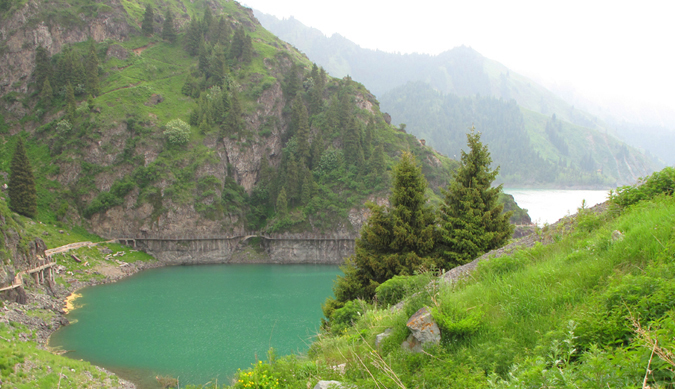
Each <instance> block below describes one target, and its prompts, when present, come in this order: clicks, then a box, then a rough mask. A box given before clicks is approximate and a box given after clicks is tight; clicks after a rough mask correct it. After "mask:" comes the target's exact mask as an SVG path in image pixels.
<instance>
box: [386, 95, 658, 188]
mask: <svg viewBox="0 0 675 389" xmlns="http://www.w3.org/2000/svg"><path fill="white" fill-rule="evenodd" d="M380 100H381V102H382V106H383V107H384V108H383V109H386V110H388V111H389V112H397V113H398V115H397V116H396V117H395V119H396V120H395V122H396V123H405V124H406V127H405V128H406V130H407V131H409V132H410V133H412V134H414V135H415V136H417V137H419V138H422V139H425V140H426V141H427V142H428V144H430V145H431V146H432V147H434V148H436V149H437V150H439V151H440V152H442V153H444V154H446V155H449V156H453V155H459V152H460V150H461V148H462V147H463V136H464V132H465V131H466V129H467V128H470V127H471V126H475V127H476V128H477V129H479V130H480V131H481V132H482V133H483V134H484V140H485V142H486V143H487V144H488V145H489V147H490V150H491V151H492V157H493V159H494V161H495V163H496V164H497V165H500V166H501V170H500V181H501V182H504V183H506V184H507V185H558V186H605V187H606V186H614V185H617V184H625V183H628V182H632V181H633V180H634V179H635V178H636V177H638V176H641V175H644V174H647V173H649V172H650V171H651V167H652V164H651V162H650V161H649V160H648V159H647V158H646V157H644V156H643V155H642V154H640V153H639V152H638V151H637V150H635V149H633V148H631V147H629V146H626V145H625V144H623V143H621V142H620V141H618V140H616V139H615V138H613V137H611V136H609V135H607V134H606V133H601V132H599V131H595V130H590V129H588V128H584V127H581V126H577V125H572V124H570V123H569V122H567V121H563V120H561V119H560V118H558V117H557V115H555V114H553V115H550V116H547V115H543V114H540V113H537V112H534V111H530V110H527V109H525V108H522V107H520V106H519V105H518V104H516V102H515V100H510V101H507V100H503V99H497V98H494V97H490V96H475V97H459V96H457V95H454V94H443V93H441V92H438V91H436V90H434V89H432V88H431V87H430V86H429V85H428V84H426V83H423V82H416V83H409V84H406V85H405V86H403V87H399V88H395V89H393V90H392V91H391V92H388V93H386V94H385V95H383V96H382V97H381V99H380Z"/></svg>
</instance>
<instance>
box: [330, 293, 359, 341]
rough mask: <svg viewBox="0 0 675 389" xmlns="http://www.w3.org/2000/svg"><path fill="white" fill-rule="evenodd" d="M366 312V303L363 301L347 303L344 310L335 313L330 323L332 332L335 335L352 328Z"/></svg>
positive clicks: (340, 309)
mask: <svg viewBox="0 0 675 389" xmlns="http://www.w3.org/2000/svg"><path fill="white" fill-rule="evenodd" d="M365 311H366V310H365V303H364V302H363V301H360V300H352V301H347V302H346V303H345V305H344V306H343V307H342V308H339V309H336V310H335V311H333V314H332V315H331V321H330V323H331V327H330V330H331V332H332V333H334V334H339V333H341V332H343V331H344V330H346V329H347V328H349V327H351V326H352V325H353V324H354V323H355V322H356V321H357V320H358V319H359V317H361V315H362V314H363V313H364V312H365Z"/></svg>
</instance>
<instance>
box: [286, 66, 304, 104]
mask: <svg viewBox="0 0 675 389" xmlns="http://www.w3.org/2000/svg"><path fill="white" fill-rule="evenodd" d="M299 71H300V69H299V66H298V65H296V64H293V66H291V70H290V71H289V74H288V76H286V90H285V92H286V98H287V99H288V100H292V99H294V98H295V95H296V94H297V93H298V91H299V90H300V84H301V81H300V78H299V77H298V72H299Z"/></svg>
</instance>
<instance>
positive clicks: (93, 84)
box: [85, 40, 101, 96]
mask: <svg viewBox="0 0 675 389" xmlns="http://www.w3.org/2000/svg"><path fill="white" fill-rule="evenodd" d="M98 66H99V62H98V56H97V55H96V46H95V45H94V41H93V40H92V41H90V44H89V54H88V55H87V66H86V69H85V72H86V75H87V93H89V94H90V95H92V96H98V94H99V93H100V92H101V87H100V83H99V79H98Z"/></svg>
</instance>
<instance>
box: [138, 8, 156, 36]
mask: <svg viewBox="0 0 675 389" xmlns="http://www.w3.org/2000/svg"><path fill="white" fill-rule="evenodd" d="M154 19H155V13H154V11H153V9H152V5H150V4H148V5H146V6H145V13H144V14H143V22H142V23H141V31H142V32H143V34H144V35H146V36H150V35H152V34H153V32H154V29H153V27H152V22H153V21H154Z"/></svg>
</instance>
